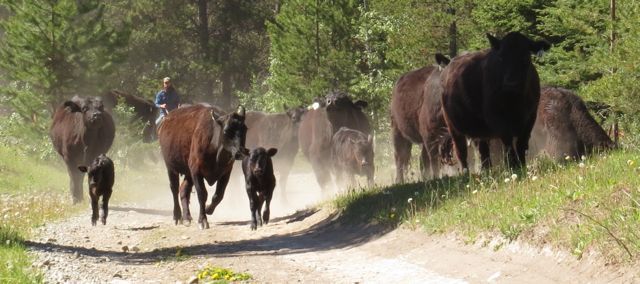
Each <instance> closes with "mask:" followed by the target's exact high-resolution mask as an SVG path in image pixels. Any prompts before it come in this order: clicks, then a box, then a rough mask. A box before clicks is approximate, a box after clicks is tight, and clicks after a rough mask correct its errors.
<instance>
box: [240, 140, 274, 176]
mask: <svg viewBox="0 0 640 284" xmlns="http://www.w3.org/2000/svg"><path fill="white" fill-rule="evenodd" d="M277 152H278V149H276V148H269V150H265V149H264V148H262V147H258V148H255V149H253V150H251V154H250V155H249V156H248V157H246V158H245V159H249V170H250V171H251V174H253V175H255V176H256V177H261V176H262V175H263V174H265V172H266V171H267V168H268V165H269V164H270V161H271V157H273V156H274V155H275V154H276V153H277Z"/></svg>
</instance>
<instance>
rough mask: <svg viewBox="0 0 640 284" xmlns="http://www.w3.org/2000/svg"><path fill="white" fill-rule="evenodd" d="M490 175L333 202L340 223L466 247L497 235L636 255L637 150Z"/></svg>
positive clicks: (639, 218) (639, 235)
mask: <svg viewBox="0 0 640 284" xmlns="http://www.w3.org/2000/svg"><path fill="white" fill-rule="evenodd" d="M513 174H514V173H510V172H504V171H501V170H493V171H490V172H484V173H482V174H480V175H474V174H472V175H470V176H458V177H452V178H444V179H439V180H432V181H428V182H417V183H411V184H404V185H393V186H390V187H382V188H374V189H372V190H369V191H366V192H364V193H350V194H347V195H345V196H343V197H341V198H338V199H337V200H336V201H335V202H334V204H335V206H336V207H337V208H338V209H340V210H341V211H342V216H343V217H344V218H345V220H348V221H352V222H363V221H365V222H366V221H373V222H378V223H384V224H390V225H407V226H409V227H411V228H420V229H423V230H425V231H427V232H429V233H445V232H455V233H457V234H459V235H462V236H464V237H465V238H466V239H467V240H468V241H470V242H474V241H477V240H479V239H480V237H482V236H488V237H495V236H496V235H497V236H500V237H502V238H504V239H506V240H507V241H512V240H516V239H520V240H524V241H527V242H532V243H538V244H553V245H555V246H557V247H560V248H563V249H566V250H568V251H570V252H572V253H574V254H575V255H576V256H577V257H581V256H582V255H583V254H584V253H585V252H588V251H590V250H593V251H596V252H599V253H601V254H602V255H604V256H605V257H606V258H607V259H608V260H609V261H610V262H626V261H636V260H638V258H639V257H640V188H639V187H638V185H640V151H638V150H619V151H615V152H612V153H609V154H606V155H597V156H594V157H592V158H589V159H586V160H584V161H581V162H567V163H560V164H558V163H552V162H549V161H544V160H538V161H535V162H534V163H532V165H530V166H529V168H528V171H527V172H526V173H525V172H520V173H516V175H517V178H516V179H515V181H514V180H513V178H512V175H513Z"/></svg>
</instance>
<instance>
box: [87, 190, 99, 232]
mask: <svg viewBox="0 0 640 284" xmlns="http://www.w3.org/2000/svg"><path fill="white" fill-rule="evenodd" d="M89 197H91V225H93V226H95V225H96V222H97V221H98V196H97V195H96V194H95V193H94V192H93V189H92V190H91V192H89Z"/></svg>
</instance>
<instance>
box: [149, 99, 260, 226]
mask: <svg viewBox="0 0 640 284" xmlns="http://www.w3.org/2000/svg"><path fill="white" fill-rule="evenodd" d="M244 119H245V111H244V107H242V106H240V107H238V110H237V111H236V112H232V113H224V112H223V111H221V110H220V109H219V108H217V107H212V106H209V107H208V106H204V105H193V106H188V107H182V108H177V109H175V110H173V111H172V112H170V113H169V114H168V115H167V116H166V117H165V118H164V120H163V122H162V123H161V124H160V126H159V128H158V140H159V142H160V148H161V150H162V156H163V157H164V161H165V165H166V166H167V173H168V175H169V183H170V187H171V193H172V194H173V220H174V221H175V223H176V224H178V222H181V221H182V220H185V221H187V222H191V212H190V211H189V197H190V194H191V188H192V187H193V186H194V185H195V188H196V194H197V195H198V203H199V207H200V215H199V218H198V224H199V226H200V229H208V228H209V222H208V221H207V216H206V215H205V212H206V214H208V215H211V214H213V211H214V210H215V208H216V206H218V204H219V203H220V201H222V198H223V196H224V192H225V189H226V187H227V183H228V182H229V176H230V175H231V169H232V168H233V162H234V161H235V160H236V159H241V158H242V157H243V156H244V155H247V154H248V151H247V149H246V148H245V147H244V143H245V138H246V132H247V127H246V125H245V124H244ZM181 174H182V175H184V180H183V182H182V184H181V185H180V188H179V189H178V183H179V175H181ZM204 180H206V181H207V183H208V184H209V185H213V183H216V192H215V194H214V195H213V197H212V198H211V204H210V205H209V206H207V207H206V210H205V203H206V200H207V189H206V187H205V185H204ZM178 193H180V201H181V202H182V216H180V204H179V202H178Z"/></svg>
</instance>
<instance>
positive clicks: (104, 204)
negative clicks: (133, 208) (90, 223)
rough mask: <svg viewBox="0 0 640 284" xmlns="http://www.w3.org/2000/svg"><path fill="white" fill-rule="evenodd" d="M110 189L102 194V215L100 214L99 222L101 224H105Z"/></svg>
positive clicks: (107, 214)
mask: <svg viewBox="0 0 640 284" xmlns="http://www.w3.org/2000/svg"><path fill="white" fill-rule="evenodd" d="M111 193H112V191H111V190H109V191H107V192H105V193H104V194H102V216H100V222H102V225H106V224H107V216H109V199H110V198H111Z"/></svg>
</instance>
